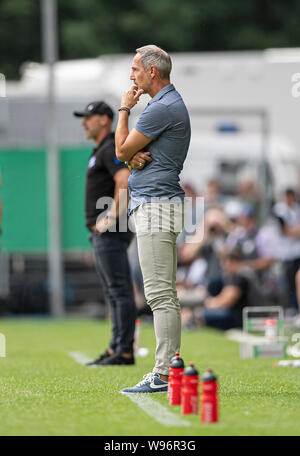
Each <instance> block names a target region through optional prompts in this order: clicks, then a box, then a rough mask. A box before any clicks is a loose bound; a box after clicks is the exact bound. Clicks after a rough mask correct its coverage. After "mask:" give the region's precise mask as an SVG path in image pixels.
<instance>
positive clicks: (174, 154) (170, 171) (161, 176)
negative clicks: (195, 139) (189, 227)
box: [128, 84, 191, 213]
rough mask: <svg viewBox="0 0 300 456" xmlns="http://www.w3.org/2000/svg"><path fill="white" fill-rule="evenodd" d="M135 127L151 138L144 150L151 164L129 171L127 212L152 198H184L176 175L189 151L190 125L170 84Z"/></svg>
mask: <svg viewBox="0 0 300 456" xmlns="http://www.w3.org/2000/svg"><path fill="white" fill-rule="evenodd" d="M135 128H136V130H137V131H139V132H140V133H142V134H143V135H145V136H147V137H148V138H151V139H152V141H151V142H150V144H148V146H147V147H146V148H145V150H146V151H149V152H150V153H151V158H152V162H150V163H148V164H147V165H146V166H145V168H143V169H142V170H138V169H133V170H132V171H131V174H130V177H129V180H128V186H129V191H130V206H129V212H130V213H132V211H133V210H134V209H135V208H136V207H138V206H139V205H140V204H142V203H145V202H150V201H153V199H154V200H157V201H168V200H170V199H172V198H178V199H179V200H181V201H183V200H184V196H185V195H184V191H183V189H182V188H181V186H180V185H179V174H180V172H181V170H182V167H183V162H184V160H185V158H186V155H187V151H188V148H189V143H190V137H191V126H190V118H189V114H188V111H187V109H186V106H185V104H184V102H183V100H182V98H181V96H180V95H179V93H178V92H177V91H176V90H175V87H174V86H173V84H169V85H167V86H166V87H164V88H163V89H161V90H160V91H159V92H158V93H157V94H156V95H155V96H154V97H153V98H152V99H151V100H150V101H149V103H148V105H147V106H146V108H145V110H144V111H143V113H142V115H141V117H140V118H139V120H138V123H137V124H136V126H135Z"/></svg>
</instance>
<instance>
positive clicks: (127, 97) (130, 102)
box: [121, 85, 144, 109]
mask: <svg viewBox="0 0 300 456" xmlns="http://www.w3.org/2000/svg"><path fill="white" fill-rule="evenodd" d="M143 93H144V91H143V89H138V86H136V85H133V86H131V87H130V89H129V90H128V91H127V92H124V94H123V96H122V101H121V106H124V107H125V108H128V109H132V108H133V106H135V105H136V104H137V102H138V101H139V99H140V96H141V95H142V94H143Z"/></svg>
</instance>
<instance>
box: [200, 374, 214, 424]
mask: <svg viewBox="0 0 300 456" xmlns="http://www.w3.org/2000/svg"><path fill="white" fill-rule="evenodd" d="M201 402H202V410H201V421H202V423H216V422H217V421H218V382H217V377H216V376H215V374H214V373H213V371H212V369H211V368H210V367H209V368H208V369H207V371H206V372H205V373H204V374H203V376H202V401H201Z"/></svg>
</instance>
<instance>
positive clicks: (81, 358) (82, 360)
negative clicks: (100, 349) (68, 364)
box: [69, 352, 93, 366]
mask: <svg viewBox="0 0 300 456" xmlns="http://www.w3.org/2000/svg"><path fill="white" fill-rule="evenodd" d="M69 355H70V356H71V358H73V359H74V360H75V361H77V363H79V364H82V365H83V366H84V365H85V364H86V363H90V362H91V361H93V360H92V359H91V358H89V357H88V356H86V355H85V354H84V353H80V352H69Z"/></svg>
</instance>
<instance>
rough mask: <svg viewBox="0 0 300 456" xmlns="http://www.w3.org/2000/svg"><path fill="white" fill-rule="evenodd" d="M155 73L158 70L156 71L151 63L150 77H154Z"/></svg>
mask: <svg viewBox="0 0 300 456" xmlns="http://www.w3.org/2000/svg"><path fill="white" fill-rule="evenodd" d="M157 75H158V71H157V68H156V66H154V65H151V66H150V77H151V78H152V79H153V78H155V76H157Z"/></svg>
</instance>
